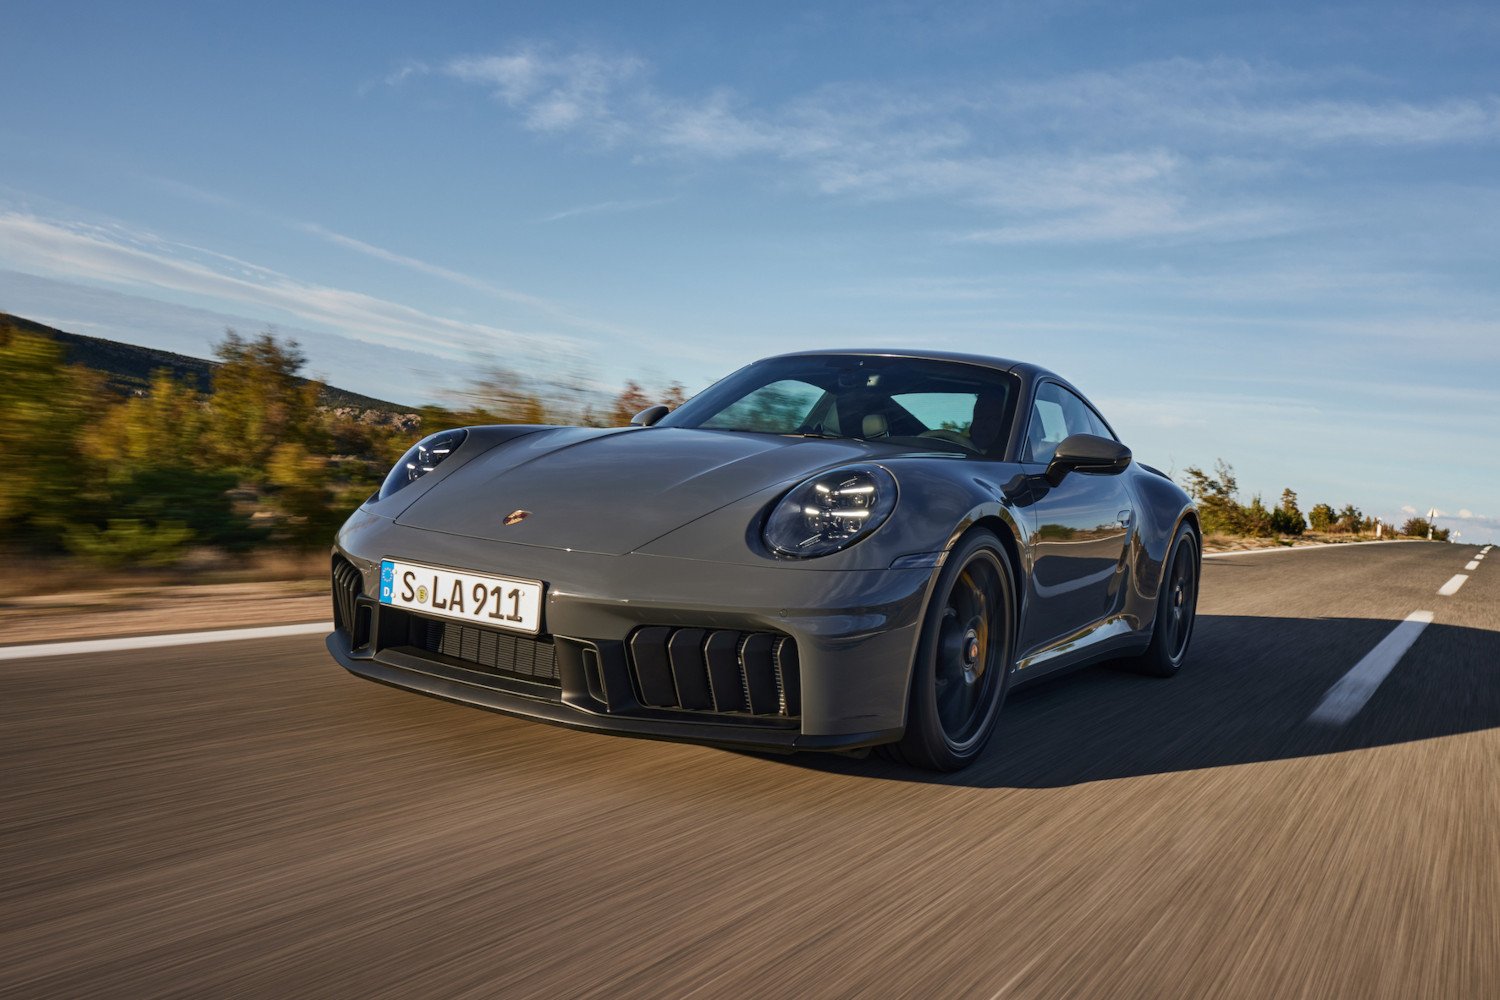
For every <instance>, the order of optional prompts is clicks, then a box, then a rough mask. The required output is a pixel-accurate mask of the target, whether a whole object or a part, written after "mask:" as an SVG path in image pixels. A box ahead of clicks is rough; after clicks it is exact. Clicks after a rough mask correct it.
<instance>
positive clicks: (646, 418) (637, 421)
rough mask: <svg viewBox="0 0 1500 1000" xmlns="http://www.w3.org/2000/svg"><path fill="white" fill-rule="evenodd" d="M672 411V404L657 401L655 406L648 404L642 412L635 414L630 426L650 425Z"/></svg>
mask: <svg viewBox="0 0 1500 1000" xmlns="http://www.w3.org/2000/svg"><path fill="white" fill-rule="evenodd" d="M671 412H672V408H671V407H670V406H663V405H662V404H660V403H657V404H656V405H655V406H648V407H646V408H645V409H644V410H642V411H641V412H640V413H637V414H636V415H635V416H633V417H631V418H630V426H632V427H650V426H651V425H652V424H654V423H656V422H657V421H658V420H660V419H661V418H662V417H665V416H666V415H667V414H668V413H671Z"/></svg>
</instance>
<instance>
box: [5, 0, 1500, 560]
mask: <svg viewBox="0 0 1500 1000" xmlns="http://www.w3.org/2000/svg"><path fill="white" fill-rule="evenodd" d="M737 8H738V9H728V8H727V5H725V9H719V8H718V6H716V5H704V4H656V5H651V6H650V7H649V9H646V7H645V5H623V4H560V3H553V4H526V5H521V4H497V3H476V4H448V5H443V6H442V8H441V9H437V8H435V7H426V8H421V9H419V5H399V6H391V7H389V8H384V7H381V6H379V5H376V4H358V5H337V4H315V5H303V4H299V5H281V4H275V3H261V4H256V5H246V4H218V3H215V4H191V5H189V4H181V5H153V4H146V3H138V4H128V5H120V4H109V5H103V4H100V5H61V4H55V3H33V2H29V0H21V2H13V3H11V4H10V5H9V6H8V8H7V16H6V36H7V45H6V59H5V62H4V65H3V68H0V74H3V80H4V86H3V90H0V93H3V94H4V97H3V98H0V309H5V310H9V311H14V312H18V313H21V314H23V315H27V316H31V317H33V318H36V319H40V320H43V321H46V322H51V323H54V324H55V325H58V326H60V327H63V328H65V329H69V330H73V331H76V332H80V333H94V334H97V335H102V336H108V337H114V338H117V339H121V340H127V341H132V342H136V343H144V344H150V345H153V346H160V347H166V348H169V349H173V350H178V351H183V352H185V353H192V354H198V355H203V354H206V353H207V351H208V349H209V345H210V344H211V343H212V342H213V341H214V340H215V339H216V338H217V337H218V336H219V335H220V334H221V332H222V330H223V327H224V326H225V325H234V326H236V327H238V328H240V329H242V330H258V329H261V328H263V327H265V326H267V325H274V326H275V327H276V328H277V329H278V330H280V331H281V332H283V333H285V334H288V335H292V336H296V337H298V338H299V339H300V340H301V341H302V342H303V343H304V345H305V346H306V348H307V351H308V354H309V356H310V358H311V361H312V368H313V370H314V371H315V372H316V373H318V374H321V375H323V376H325V377H326V378H328V379H329V380H330V381H332V382H334V383H335V384H339V385H343V386H347V387H350V388H356V389H363V390H365V391H368V392H371V393H373V394H375V395H382V396H385V397H388V398H394V399H397V400H401V401H412V402H415V401H419V400H427V399H432V398H435V397H437V396H439V395H440V394H441V393H442V392H443V391H444V389H445V387H451V386H453V385H455V384H457V383H458V382H460V381H461V380H462V372H463V371H464V369H465V367H466V366H469V365H472V364H474V363H475V362H476V359H488V360H492V361H497V362H501V363H508V364H512V365H515V366H518V367H521V368H532V369H541V368H544V367H553V366H562V367H564V368H566V369H567V370H568V371H569V372H572V373H574V374H575V375H576V376H578V377H582V378H585V379H587V380H589V381H591V382H593V383H596V384H598V385H600V386H610V387H612V386H617V385H618V384H620V383H621V382H622V381H623V380H624V379H626V378H637V379H642V380H644V381H646V382H648V383H655V384H660V383H664V382H666V381H668V380H670V379H679V380H681V381H683V382H684V383H686V384H687V385H688V387H689V388H690V389H694V390H696V389H698V388H701V387H702V386H703V385H705V384H707V383H708V382H709V381H711V380H712V379H714V378H716V377H718V376H719V375H721V374H723V373H725V372H727V371H729V370H731V369H732V368H734V367H736V366H738V365H740V364H742V363H744V362H746V361H749V360H752V359H754V358H755V357H758V356H761V355H764V354H767V353H771V352H775V351H780V350H788V349H799V348H805V347H814V346H819V347H821V346H849V345H871V344H873V345H893V346H894V345H916V346H932V347H938V348H945V349H957V350H969V351H975V352H979V353H988V354H998V355H1003V356H1009V357H1020V358H1025V359H1028V360H1035V361H1038V362H1041V363H1043V364H1047V365H1049V366H1051V367H1053V368H1055V369H1057V370H1058V371H1060V372H1062V373H1063V374H1065V375H1067V376H1068V377H1069V378H1071V379H1072V380H1074V381H1075V382H1077V383H1078V384H1079V385H1080V386H1081V387H1082V388H1083V389H1084V390H1085V391H1086V392H1088V393H1089V394H1090V395H1091V396H1092V397H1093V398H1094V399H1095V400H1096V401H1097V402H1099V404H1100V405H1101V407H1102V408H1103V409H1104V411H1105V413H1106V415H1107V416H1109V417H1110V419H1111V421H1112V422H1113V423H1114V424H1115V425H1116V427H1117V429H1119V430H1120V432H1121V435H1122V437H1124V438H1125V439H1126V441H1127V443H1129V444H1130V445H1131V446H1132V447H1133V448H1134V449H1135V451H1136V453H1137V454H1138V455H1139V456H1140V457H1141V458H1142V459H1143V460H1145V461H1148V462H1152V463H1153V464H1157V465H1160V466H1162V467H1164V468H1167V467H1170V468H1175V469H1176V470H1178V471H1180V470H1181V469H1182V468H1183V467H1185V466H1187V465H1192V464H1199V465H1205V466H1206V465H1209V464H1211V463H1212V462H1213V460H1214V459H1215V458H1216V457H1223V458H1225V459H1226V460H1228V461H1229V462H1231V463H1232V464H1233V465H1234V466H1235V468H1236V470H1237V471H1238V473H1239V476H1240V481H1241V485H1242V487H1244V488H1245V490H1246V491H1247V493H1248V492H1260V493H1263V494H1265V495H1266V497H1267V499H1268V500H1274V499H1275V498H1276V497H1277V496H1278V495H1279V493H1280V490H1281V488H1282V487H1283V486H1286V485H1291V486H1293V487H1294V488H1296V489H1298V491H1299V493H1300V494H1301V496H1302V500H1303V506H1304V509H1305V508H1306V507H1309V506H1311V504H1312V503H1314V502H1317V501H1320V500H1326V501H1328V502H1330V503H1335V504H1343V503H1346V502H1353V503H1355V504H1356V505H1358V506H1360V507H1362V508H1363V509H1365V510H1366V511H1367V512H1370V513H1379V514H1383V515H1385V516H1386V517H1388V518H1397V519H1399V518H1400V517H1402V516H1403V510H1402V509H1403V508H1404V507H1405V508H1411V509H1419V510H1421V511H1423V512H1425V511H1426V510H1427V509H1428V508H1429V507H1437V508H1438V509H1440V510H1442V511H1444V512H1445V513H1446V514H1448V515H1450V518H1449V519H1448V520H1445V521H1443V522H1442V523H1444V524H1451V525H1452V526H1454V527H1456V528H1458V529H1459V530H1461V531H1462V532H1463V534H1464V540H1466V541H1467V540H1487V539H1490V538H1492V537H1493V535H1494V534H1497V533H1500V531H1497V527H1500V447H1497V446H1496V443H1495V442H1496V440H1497V438H1500V385H1497V379H1500V309H1497V307H1500V287H1497V275H1500V158H1497V153H1500V69H1497V66H1500V61H1497V60H1496V59H1495V57H1494V53H1495V52H1496V51H1497V50H1500V9H1497V8H1496V7H1495V6H1494V5H1488V6H1485V5H1480V4H1474V5H1456V6H1448V5H1415V4H1402V5H1382V4H1378V3H1373V4H1372V3H1363V4H1351V5H1348V6H1329V7H1309V6H1306V5H1303V4H1288V5H1276V4H1259V5H1246V4H1226V5H1216V4H1209V3H1192V4H1188V3H1183V4H1177V5H1162V4H1151V3H1134V4H1131V3H1099V4H1094V3H1086V2H1061V3H1046V2H1035V3H1004V2H994V3H950V4H907V3H879V2H875V3H850V4H827V5H821V6H809V5H804V4H789V5H777V4H768V3H762V4H755V5H737ZM1462 514H1467V515H1468V516H1467V517H1462V516H1461V515H1462Z"/></svg>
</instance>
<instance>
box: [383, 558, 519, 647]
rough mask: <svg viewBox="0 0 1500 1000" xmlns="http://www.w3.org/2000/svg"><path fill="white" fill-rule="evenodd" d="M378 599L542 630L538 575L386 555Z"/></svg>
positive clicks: (493, 623) (462, 617)
mask: <svg viewBox="0 0 1500 1000" xmlns="http://www.w3.org/2000/svg"><path fill="white" fill-rule="evenodd" d="M380 603H381V604H389V605H390V606H392V607H396V608H410V609H412V610H413V611H421V612H424V613H425V614H429V615H438V616H440V617H443V618H457V619H458V620H459V621H465V622H469V623H470V624H472V625H487V626H489V627H490V628H503V629H510V630H511V631H513V632H526V633H528V634H530V635H536V634H537V633H538V632H540V631H541V630H542V584H541V583H540V582H538V581H536V580H513V579H511V578H510V577H506V576H487V575H482V574H479V573H468V572H459V571H457V570H451V569H439V568H438V567H436V566H423V565H421V564H419V563H409V562H398V561H397V560H395V559H384V560H382V561H381V563H380Z"/></svg>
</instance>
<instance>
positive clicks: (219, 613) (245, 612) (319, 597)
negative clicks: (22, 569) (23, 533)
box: [0, 577, 332, 645]
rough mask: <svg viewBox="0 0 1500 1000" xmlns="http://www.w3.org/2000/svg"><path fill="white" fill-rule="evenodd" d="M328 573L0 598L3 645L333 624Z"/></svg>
mask: <svg viewBox="0 0 1500 1000" xmlns="http://www.w3.org/2000/svg"><path fill="white" fill-rule="evenodd" d="M331 617H332V611H331V610H330V603H329V596H328V581H327V580H325V579H323V578H322V577H318V578H315V579H302V580H276V581H268V582H260V583H219V584H190V585H183V586H177V587H170V586H134V587H117V588H112V589H108V590H83V591H75V592H71V593H59V594H38V595H35V596H30V597H26V596H12V597H6V598H0V645H18V644H21V643H33V642H56V641H62V640H67V639H95V638H103V637H106V636H126V635H158V634H162V633H167V632H198V631H205V630H210V629H223V628H238V627H250V626H257V625H280V624H290V623H293V622H319V621H327V620H329V619H330V618H331Z"/></svg>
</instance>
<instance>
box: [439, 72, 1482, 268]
mask: <svg viewBox="0 0 1500 1000" xmlns="http://www.w3.org/2000/svg"><path fill="white" fill-rule="evenodd" d="M432 72H435V73H438V74H440V75H442V76H445V77H447V78H449V79H452V80H457V81H460V82H462V83H465V84H469V85H475V86H480V87H483V88H485V89H486V90H487V91H488V92H489V93H490V94H491V96H492V97H493V98H494V99H495V100H496V101H497V102H498V103H499V104H501V105H503V106H504V107H506V108H507V109H509V110H510V111H511V112H513V113H514V114H515V115H517V116H518V119H519V121H520V122H521V124H522V125H523V126H524V127H526V128H528V129H531V130H533V131H537V132H542V133H549V134H561V133H567V134H574V135H578V136H581V137H586V138H589V139H591V140H593V141H595V142H597V143H598V144H599V145H600V146H602V147H604V148H622V149H625V150H627V151H628V152H629V153H630V154H631V155H632V156H635V157H677V158H687V159H692V160H697V161H701V162H704V163H712V162H716V161H718V162H722V161H729V160H743V161H747V162H753V161H755V160H763V161H767V162H770V163H779V164H782V165H783V166H792V167H795V168H796V170H797V171H798V174H799V175H800V177H801V178H802V179H803V181H804V183H805V184H807V185H809V186H810V187H811V189H812V190H814V191H817V192H820V193H822V194H826V195H835V196H842V197H846V198H855V199H865V200H894V199H926V200H935V201H944V202H950V203H954V204H960V205H965V206H970V207H973V208H977V209H980V210H981V211H982V215H981V216H979V217H978V218H976V220H975V223H976V224H975V225H974V227H973V228H971V229H970V230H968V231H966V232H961V233H958V234H956V236H957V238H959V239H963V240H969V241H975V242H984V243H1009V244H1026V243H1083V242H1101V241H1121V240H1164V239H1165V240H1180V241H1214V240H1223V239H1242V238H1245V237H1247V236H1250V237H1260V236H1266V235H1271V234H1276V233H1283V232H1287V231H1289V230H1292V229H1295V228H1297V227H1299V226H1300V225H1302V224H1304V220H1303V219H1302V218H1301V217H1300V215H1299V211H1298V210H1297V209H1296V208H1295V207H1293V206H1291V205H1288V204H1282V203H1279V202H1277V201H1275V200H1274V199H1272V198H1271V197H1269V196H1267V195H1264V194H1258V193H1253V190H1252V189H1251V188H1250V187H1249V186H1247V185H1245V184H1244V183H1242V182H1243V181H1244V180H1246V179H1247V178H1252V177H1255V176H1256V175H1261V176H1265V175H1274V174H1276V173H1278V172H1285V171H1287V170H1293V169H1297V155H1298V151H1299V150H1308V151H1311V150H1314V149H1320V148H1326V147H1328V146H1330V145H1345V146H1366V147H1369V146H1409V147H1421V146H1428V145H1434V144H1441V143H1471V144H1472V143H1493V142H1495V141H1497V140H1500V98H1497V97H1496V96H1494V95H1489V94H1486V95H1480V96H1459V97H1449V98H1441V99H1433V100H1427V101H1416V100H1399V99H1391V100H1383V101H1381V100H1354V99H1349V98H1344V97H1333V96H1329V94H1328V93H1327V92H1328V91H1330V90H1331V89H1332V90H1336V85H1337V84H1339V83H1341V82H1346V81H1345V80H1344V77H1345V76H1347V75H1348V74H1347V73H1343V74H1340V73H1329V74H1325V75H1323V76H1317V75H1311V74H1306V73H1298V72H1293V71H1289V70H1286V69H1282V68H1279V67H1275V66H1264V65H1254V64H1251V63H1248V62H1245V61H1242V60H1232V59H1217V60H1190V59H1170V60H1163V61H1158V62H1150V63H1142V64H1139V65H1136V66H1132V67H1127V68H1124V69H1121V70H1117V71H1112V72H1091V73H1077V74H1071V75H1063V76H1058V77H1054V78H1052V79H1047V80H1042V81H1009V80H1003V79H1002V80H995V81H992V82H991V83H989V84H988V85H983V86H977V87H966V88H963V89H959V88H952V89H943V88H934V87H931V86H914V87H909V88H903V89H900V90H895V89H891V88H886V87H873V86H863V85H858V84H853V83H845V84H837V85H828V86H823V87H819V88H816V89H814V90H812V91H809V92H807V93H805V94H802V95H799V96H796V97H794V98H792V99H790V100H787V101H784V102H781V103H778V104H775V105H765V104H759V103H757V102H755V101H754V100H753V99H751V98H750V97H747V96H745V95H743V94H740V93H738V92H736V91H734V90H731V89H729V88H724V87H719V88H711V89H709V90H707V91H706V92H701V93H696V94H689V93H676V92H672V91H669V90H666V89H664V88H662V87H660V86H658V85H657V84H656V83H655V81H654V79H653V74H652V67H651V66H650V65H649V64H648V63H647V62H646V61H644V60H643V59H641V58H639V57H636V56H633V55H628V54H624V55H622V54H610V53H602V52H597V51H588V50H579V51H566V52H564V51H558V50H556V49H553V48H549V47H547V46H542V45H523V46H518V47H515V48H512V49H509V50H506V51H504V52H502V53H499V54H495V55H481V56H466V57H461V58H455V59H452V60H449V61H448V62H446V63H443V64H441V65H440V66H439V67H438V68H437V69H435V70H433V71H432ZM1162 136H1171V137H1172V139H1171V142H1172V145H1171V146H1170V147H1168V146H1165V145H1163V142H1162V138H1161V137H1162ZM1268 144H1270V145H1272V146H1274V148H1275V150H1276V151H1277V152H1276V153H1274V154H1273V153H1272V151H1271V150H1270V149H1268ZM1236 151H1238V153H1236ZM1278 157H1280V159H1278ZM778 176H785V172H784V171H778ZM605 204H613V203H605ZM594 208H595V206H585V207H583V208H581V209H579V210H569V211H570V212H572V211H576V212H577V213H578V214H582V212H583V211H585V210H589V209H594ZM597 210H600V211H603V210H607V209H605V208H604V207H603V206H602V205H601V206H599V207H598V208H597ZM567 216H568V213H566V212H565V213H559V214H558V215H557V216H555V217H553V218H554V219H555V218H566V217H567Z"/></svg>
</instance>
